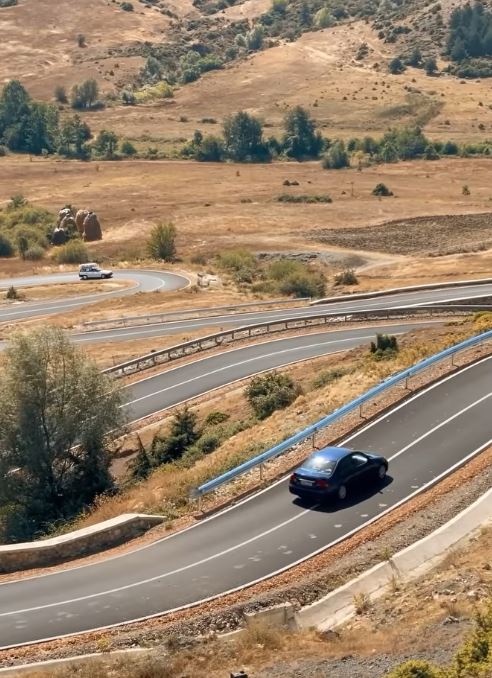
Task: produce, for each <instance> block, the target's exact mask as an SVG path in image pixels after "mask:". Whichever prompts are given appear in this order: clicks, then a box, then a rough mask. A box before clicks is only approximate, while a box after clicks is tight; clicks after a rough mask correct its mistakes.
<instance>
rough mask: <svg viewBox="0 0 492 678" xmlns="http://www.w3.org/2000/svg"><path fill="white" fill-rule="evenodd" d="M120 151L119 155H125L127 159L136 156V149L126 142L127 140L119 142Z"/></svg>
mask: <svg viewBox="0 0 492 678" xmlns="http://www.w3.org/2000/svg"><path fill="white" fill-rule="evenodd" d="M120 151H121V153H122V154H123V155H126V156H128V157H131V156H133V155H136V154H137V149H136V148H135V146H134V145H133V144H132V143H131V142H130V141H128V140H127V139H125V140H124V141H122V142H121V145H120Z"/></svg>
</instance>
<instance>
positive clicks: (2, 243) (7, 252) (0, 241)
mask: <svg viewBox="0 0 492 678" xmlns="http://www.w3.org/2000/svg"><path fill="white" fill-rule="evenodd" d="M13 254H14V247H13V245H12V243H11V242H10V240H9V239H8V238H6V237H5V236H4V235H2V234H1V233H0V257H12V256H13Z"/></svg>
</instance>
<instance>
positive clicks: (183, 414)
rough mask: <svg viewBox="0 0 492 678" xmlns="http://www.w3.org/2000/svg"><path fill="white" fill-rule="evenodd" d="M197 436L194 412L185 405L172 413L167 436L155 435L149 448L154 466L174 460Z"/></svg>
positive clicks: (192, 443)
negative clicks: (172, 416)
mask: <svg viewBox="0 0 492 678" xmlns="http://www.w3.org/2000/svg"><path fill="white" fill-rule="evenodd" d="M199 437H200V432H199V431H198V429H197V417H196V414H195V413H194V412H192V411H191V410H189V409H188V408H187V407H185V408H184V409H182V410H179V411H178V412H176V414H175V415H174V418H173V422H172V424H171V431H170V433H169V436H168V437H167V438H162V437H161V436H160V435H156V436H155V438H154V440H153V441H152V445H151V448H150V459H151V461H152V463H153V464H154V465H156V466H157V465H160V464H167V463H170V462H173V461H176V460H178V459H180V458H181V457H182V456H183V454H184V453H185V452H186V450H188V448H190V447H191V446H192V445H194V444H195V443H196V441H197V440H198V438H199Z"/></svg>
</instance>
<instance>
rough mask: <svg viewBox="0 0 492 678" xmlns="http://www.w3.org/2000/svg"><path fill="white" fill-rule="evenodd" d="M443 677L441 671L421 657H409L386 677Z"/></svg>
mask: <svg viewBox="0 0 492 678" xmlns="http://www.w3.org/2000/svg"><path fill="white" fill-rule="evenodd" d="M441 677H442V678H444V677H443V675H442V672H441V671H440V670H439V669H438V668H436V667H434V666H432V664H429V662H428V661H426V660H422V659H411V660H410V661H408V662H405V663H404V664H401V665H400V666H398V667H397V668H396V669H393V671H391V672H390V673H388V675H387V678H441Z"/></svg>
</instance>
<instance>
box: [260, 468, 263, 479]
mask: <svg viewBox="0 0 492 678" xmlns="http://www.w3.org/2000/svg"><path fill="white" fill-rule="evenodd" d="M260 482H263V464H260Z"/></svg>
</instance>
